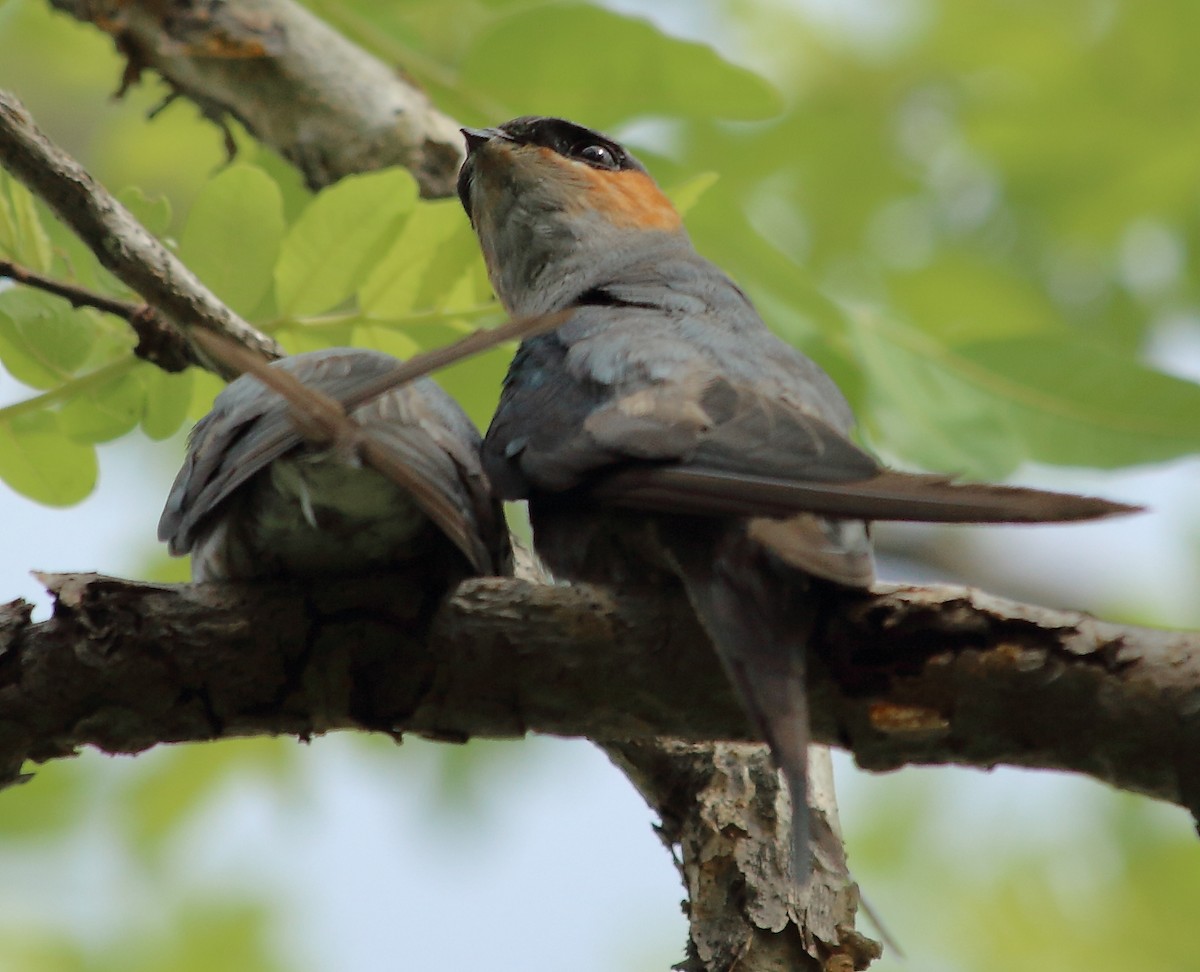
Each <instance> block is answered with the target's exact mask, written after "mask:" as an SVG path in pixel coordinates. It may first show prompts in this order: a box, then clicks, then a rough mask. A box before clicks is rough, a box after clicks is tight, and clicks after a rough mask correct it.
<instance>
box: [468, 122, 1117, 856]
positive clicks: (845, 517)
mask: <svg viewBox="0 0 1200 972" xmlns="http://www.w3.org/2000/svg"><path fill="white" fill-rule="evenodd" d="M464 134H465V135H466V139H467V148H468V152H467V160H466V163H465V164H464V166H463V169H462V172H461V174H460V176H459V183H458V191H459V196H460V197H461V199H462V202H463V205H464V207H465V208H466V210H467V214H468V216H469V217H470V219H471V223H472V225H473V226H474V228H475V231H476V233H477V234H478V236H479V241H480V244H481V247H482V250H483V256H484V260H485V261H486V263H487V267H488V272H489V275H490V277H491V281H492V285H493V287H494V288H495V290H496V293H497V295H498V296H499V298H500V300H501V302H502V303H503V304H504V307H505V309H506V310H507V311H508V313H509V314H511V315H512V316H514V317H530V316H537V315H544V314H548V313H554V312H557V311H563V310H568V311H570V312H571V313H570V316H569V317H568V319H567V321H566V322H565V323H564V324H562V325H561V326H560V327H559V328H558V329H557V330H556V331H553V332H551V333H549V334H545V335H541V336H538V337H535V338H531V339H527V340H526V341H525V342H524V343H523V344H522V345H521V347H520V349H519V350H518V352H517V354H516V357H515V358H514V359H513V362H512V366H511V368H510V370H509V373H508V377H507V380H506V382H505V387H504V394H503V397H502V398H501V401H500V405H499V408H498V410H497V412H496V415H495V418H494V419H493V420H492V425H491V428H490V429H489V431H488V433H487V436H486V438H485V441H484V448H483V463H484V468H485V470H486V472H487V474H488V476H489V478H490V479H491V481H492V485H493V488H494V489H495V490H496V491H497V493H498V494H499V495H500V496H501V497H503V498H505V499H522V498H527V499H528V500H529V511H530V518H531V521H532V524H533V532H534V545H535V547H536V549H537V551H538V553H539V554H541V556H542V557H543V558H544V559H545V561H546V562H547V564H548V565H549V566H550V568H551V570H553V571H554V572H555V573H556V574H557V575H558V576H560V577H564V578H567V579H572V580H584V581H593V582H600V583H610V584H618V585H621V584H636V585H639V586H644V585H647V584H682V587H683V589H684V591H685V592H686V594H687V597H688V599H689V601H690V603H691V605H692V607H693V610H694V611H695V613H696V615H697V617H698V618H699V620H700V623H701V625H702V626H703V627H704V629H705V630H706V632H707V633H708V635H709V637H710V639H711V640H712V642H713V644H714V646H715V647H716V650H717V653H718V655H719V656H720V659H721V662H722V663H723V665H724V668H725V671H726V673H727V674H728V677H729V679H730V681H731V682H732V684H733V687H734V689H735V690H736V692H737V694H738V696H739V697H740V699H741V702H742V704H743V705H744V707H745V708H746V711H747V712H748V714H749V715H750V717H751V718H752V720H753V722H754V723H755V725H756V726H757V727H758V730H759V731H760V732H761V733H762V737H763V738H764V739H765V740H766V741H767V743H768V745H769V746H770V748H771V752H772V753H773V755H774V757H775V760H776V762H777V763H778V765H779V766H780V768H781V769H782V770H783V773H784V777H785V779H786V781H787V784H788V788H789V790H790V794H791V798H792V806H793V814H792V819H793V831H792V845H793V874H794V876H795V878H796V879H797V880H803V879H804V877H805V876H806V874H807V872H808V861H809V851H808V832H807V801H806V779H807V747H808V739H809V731H808V714H807V703H806V695H805V684H804V670H805V646H806V642H807V640H808V637H809V634H810V631H811V629H812V625H813V622H814V620H815V617H816V614H817V608H818V607H819V605H820V603H821V600H822V597H823V592H824V591H828V590H829V589H830V585H831V584H832V585H845V586H852V587H865V586H868V585H869V584H870V583H871V582H872V579H873V576H874V568H873V560H872V555H871V547H870V541H869V539H868V535H867V525H866V522H865V521H867V520H871V519H900V520H929V521H981V522H986V521H996V522H1011V521H1017V522H1020V521H1024V522H1034V521H1052V520H1073V519H1086V518H1090V517H1096V516H1104V515H1107V514H1110V513H1115V512H1122V511H1126V510H1128V509H1129V508H1128V507H1122V506H1120V505H1118V504H1111V503H1107V502H1105V501H1103V500H1095V499H1090V498H1085V497H1074V496H1065V495H1060V494H1055V493H1046V492H1041V491H1037V490H1023V489H1016V488H1008V487H1002V486H987V485H970V484H965V485H959V484H954V483H951V482H949V481H948V480H947V479H945V478H942V477H936V476H922V475H911V474H905V473H898V472H893V471H890V470H886V469H883V468H882V467H880V466H879V465H878V463H877V462H876V461H875V460H874V459H873V458H872V457H871V456H870V455H868V454H867V453H865V452H864V451H862V450H861V449H860V448H859V447H858V446H856V445H854V444H853V443H852V442H851V441H850V439H849V433H850V431H851V427H852V424H853V417H852V415H851V412H850V409H849V406H848V405H847V403H846V400H845V399H844V397H843V396H842V394H841V393H840V392H839V391H838V389H837V387H836V386H835V385H834V384H833V382H832V381H831V380H830V379H829V377H828V376H827V375H826V374H825V373H824V372H823V371H822V370H821V369H820V368H819V367H818V366H817V365H816V364H815V363H813V362H812V361H810V360H809V359H808V358H806V357H805V356H804V355H802V354H801V353H800V352H798V351H796V350H795V349H794V348H792V347H791V346H789V345H787V344H785V343H784V342H783V341H781V340H779V339H778V338H777V337H775V336H774V335H773V334H772V333H771V332H770V331H769V330H768V329H767V327H766V325H765V324H764V323H763V321H762V319H761V318H760V317H759V315H758V313H757V312H756V311H755V309H754V307H753V306H752V305H751V303H750V301H749V300H748V299H747V297H746V295H745V294H743V293H742V291H741V290H739V289H738V287H737V286H736V285H735V284H734V283H733V282H732V281H731V280H730V279H729V277H727V276H726V275H725V274H724V273H723V272H721V270H720V269H719V268H717V267H716V266H714V265H713V264H712V263H710V262H708V261H707V260H705V259H704V258H703V257H701V256H700V255H699V254H698V253H697V252H696V250H695V248H694V247H693V246H692V243H691V241H690V239H689V238H688V235H687V233H686V232H685V230H684V228H683V224H682V222H681V220H680V218H679V215H678V214H677V212H676V211H675V209H674V207H673V206H672V205H671V203H670V201H669V200H668V199H667V198H666V197H665V196H664V195H663V194H662V192H661V191H660V190H659V189H658V187H657V186H656V185H655V183H654V181H653V180H652V179H651V178H650V176H649V175H648V174H647V173H646V170H645V168H644V167H643V166H642V164H641V163H640V162H638V161H637V160H636V159H635V158H634V157H633V156H632V155H630V154H629V153H628V152H626V151H625V150H624V149H623V148H622V147H621V146H620V145H618V144H617V143H615V142H613V141H612V140H611V139H609V138H606V137H605V136H603V135H601V134H599V133H597V132H594V131H591V130H589V129H586V128H583V127H580V126H578V125H575V124H572V123H571V122H568V121H565V120H563V119H558V118H534V117H527V118H518V119H515V120H513V121H510V122H507V123H505V124H503V125H501V126H499V127H498V128H492V129H481V130H477V129H465V130H464Z"/></svg>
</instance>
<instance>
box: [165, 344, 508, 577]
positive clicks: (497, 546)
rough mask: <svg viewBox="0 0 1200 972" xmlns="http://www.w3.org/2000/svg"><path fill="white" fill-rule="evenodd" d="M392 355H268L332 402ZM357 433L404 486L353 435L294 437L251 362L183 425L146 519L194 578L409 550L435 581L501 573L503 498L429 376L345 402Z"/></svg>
mask: <svg viewBox="0 0 1200 972" xmlns="http://www.w3.org/2000/svg"><path fill="white" fill-rule="evenodd" d="M397 364H398V362H397V361H396V359H395V358H392V357H390V356H389V355H386V354H382V353H380V352H378V351H366V350H358V349H350V348H332V349H329V350H324V351H313V352H309V353H307V354H298V355H295V356H293V357H290V358H284V359H283V360H281V361H276V362H274V363H273V365H272V367H275V368H279V369H282V370H284V371H287V372H289V373H290V374H292V375H293V376H294V377H295V378H297V379H299V381H300V382H302V383H303V384H304V385H305V386H307V387H310V388H313V389H315V390H317V391H319V392H322V393H324V394H325V395H326V396H328V397H329V398H332V399H334V400H335V401H338V402H340V403H345V402H347V401H349V400H351V398H352V397H353V396H354V395H355V394H356V392H358V391H360V390H361V389H363V388H364V387H365V386H367V385H369V384H370V383H372V382H375V381H376V380H378V379H379V378H380V377H382V376H383V375H385V374H387V373H389V372H390V371H391V370H393V369H394V368H395V367H396V366H397ZM350 414H351V416H352V417H353V418H354V420H355V421H356V422H357V424H358V426H359V427H360V429H361V433H362V435H363V436H366V437H369V438H370V440H371V441H372V443H374V444H375V445H377V446H380V447H383V448H385V449H386V450H387V451H388V452H389V453H390V454H391V455H393V456H394V457H396V458H397V459H398V460H399V463H398V466H399V467H401V472H402V475H403V478H404V480H405V484H404V486H403V487H402V486H400V485H398V484H397V483H396V482H395V481H393V480H392V479H391V478H388V477H387V476H385V475H383V474H382V473H380V472H378V471H377V470H376V469H374V468H371V467H370V466H369V465H367V464H365V463H364V462H363V461H362V459H361V458H360V456H359V455H358V454H357V452H356V451H355V450H354V448H353V446H347V445H346V444H337V443H334V444H332V445H330V446H317V445H313V444H310V443H308V442H307V441H305V439H304V438H303V437H302V435H301V433H300V432H299V431H298V429H297V426H296V424H295V422H294V421H293V418H292V412H291V408H290V406H289V405H288V403H287V402H286V401H285V400H284V399H283V398H282V397H281V396H280V395H278V394H277V393H276V392H274V391H273V390H270V389H268V388H267V387H266V386H265V385H263V384H262V383H261V382H260V381H259V380H258V379H257V378H254V377H253V376H252V375H243V376H242V377H240V378H238V379H237V380H236V381H234V382H232V383H231V384H230V385H229V386H228V387H227V388H225V389H224V390H223V391H222V392H221V393H220V394H219V395H218V396H217V398H216V401H215V402H214V403H213V409H212V411H211V412H209V414H208V415H206V416H205V417H204V418H203V419H201V420H200V422H199V423H198V424H197V425H196V427H195V428H194V429H193V430H192V434H191V437H190V439H189V441H188V451H187V456H186V458H185V459H184V463H183V468H182V469H180V471H179V475H178V476H177V477H176V478H175V483H174V485H173V486H172V487H171V492H170V495H169V496H168V497H167V502H166V507H165V508H164V510H163V513H162V518H161V519H160V521H159V525H158V536H159V539H161V540H165V541H166V542H167V544H168V549H169V550H170V551H171V553H172V554H176V555H182V554H185V553H189V552H190V553H191V554H192V576H193V579H195V580H197V581H203V580H246V579H267V578H282V577H322V576H331V575H339V574H356V573H367V572H370V571H375V570H387V569H390V568H396V567H400V566H403V565H405V564H409V563H412V562H415V561H420V562H421V563H423V564H428V567H429V574H430V577H431V578H436V579H437V582H438V583H442V584H445V585H449V584H451V583H453V582H455V581H457V580H460V579H462V578H464V577H468V576H473V575H492V574H507V573H511V570H512V549H511V546H510V543H509V536H508V530H507V528H506V526H505V522H504V516H503V511H502V509H501V507H500V503H499V501H498V500H496V499H494V498H493V496H492V493H491V489H490V487H489V485H488V480H487V477H486V476H485V475H484V473H483V470H482V468H481V466H480V457H479V447H480V438H479V432H478V430H477V429H476V428H475V426H474V425H473V424H472V423H471V420H470V419H468V418H467V416H466V415H465V414H464V412H463V411H462V409H461V408H460V407H459V405H458V404H457V403H456V402H455V401H454V400H453V399H452V398H451V397H450V396H449V395H447V394H446V393H445V392H444V391H442V390H441V389H440V388H439V387H438V386H437V385H436V384H434V383H433V382H432V381H430V380H429V379H427V378H425V379H420V380H418V381H414V382H411V383H409V384H406V385H402V386H400V387H398V388H393V389H392V390H390V391H387V392H385V393H383V394H381V395H379V396H377V397H375V398H372V399H370V400H369V401H367V402H366V403H365V404H362V405H359V406H358V407H356V408H354V409H353V410H352V411H351V413H350Z"/></svg>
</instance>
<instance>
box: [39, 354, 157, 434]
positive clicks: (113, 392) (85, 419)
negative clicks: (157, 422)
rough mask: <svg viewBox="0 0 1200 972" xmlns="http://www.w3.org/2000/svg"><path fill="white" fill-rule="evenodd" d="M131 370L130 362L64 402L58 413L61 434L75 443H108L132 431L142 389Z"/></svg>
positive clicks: (138, 415)
mask: <svg viewBox="0 0 1200 972" xmlns="http://www.w3.org/2000/svg"><path fill="white" fill-rule="evenodd" d="M122 363H123V362H122ZM131 370H132V362H131V363H130V365H129V369H128V370H123V371H122V372H121V373H119V374H116V375H114V376H113V378H112V379H111V380H110V381H106V382H104V383H103V384H101V385H99V386H97V387H92V388H89V389H88V390H87V391H86V392H84V393H83V394H80V395H76V396H75V397H73V398H72V399H71V400H70V401H68V402H67V403H66V404H65V405H64V406H63V407H62V409H61V410H60V411H59V413H58V423H59V428H61V429H62V431H63V434H65V435H68V436H70V437H71V438H72V439H74V440H75V441H76V442H109V441H111V440H112V439H115V438H118V437H119V436H122V435H124V434H125V433H126V432H128V431H130V430H131V429H132V428H134V427H135V426H136V425H137V424H138V420H139V419H140V418H141V417H142V412H143V410H144V408H145V401H146V388H145V386H144V385H143V384H142V382H141V381H139V380H138V377H137V376H136V375H134V374H131V373H130V371H131Z"/></svg>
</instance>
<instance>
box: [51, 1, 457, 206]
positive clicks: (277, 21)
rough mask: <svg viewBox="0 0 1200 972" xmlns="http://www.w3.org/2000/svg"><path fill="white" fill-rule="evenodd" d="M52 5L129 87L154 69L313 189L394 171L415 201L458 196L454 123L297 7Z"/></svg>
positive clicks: (277, 3) (377, 62)
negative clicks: (86, 30)
mask: <svg viewBox="0 0 1200 972" xmlns="http://www.w3.org/2000/svg"><path fill="white" fill-rule="evenodd" d="M51 3H52V5H53V6H55V7H57V8H58V9H59V10H63V11H65V12H66V13H68V14H70V15H71V16H73V17H75V18H76V19H77V20H82V21H85V22H88V23H92V24H94V25H95V26H97V27H99V28H100V29H101V30H103V31H105V32H106V33H108V34H111V35H112V36H113V38H114V41H115V42H116V44H117V48H118V50H120V51H121V53H122V54H123V55H124V56H125V57H126V58H127V61H128V67H127V69H126V79H127V80H129V79H131V78H134V77H136V76H137V74H139V73H140V72H141V71H142V70H143V69H144V68H153V69H154V70H155V71H157V72H158V73H159V74H160V75H162V77H163V78H164V79H166V81H167V82H168V83H169V84H170V85H171V87H172V88H173V89H174V90H175V91H176V92H177V93H179V94H180V95H183V96H185V97H187V98H188V99H190V100H191V101H193V102H195V103H196V105H198V106H199V107H200V109H201V110H202V111H203V112H204V114H205V115H207V116H208V117H210V118H212V119H213V120H214V121H216V122H217V123H218V124H220V123H221V122H222V121H223V119H224V118H226V117H227V116H231V117H234V118H236V119H238V121H240V122H241V123H242V124H243V125H245V126H246V128H247V129H248V130H249V131H250V132H251V134H253V135H254V136H255V138H257V139H258V140H259V141H261V142H263V143H265V144H266V145H269V146H271V147H272V148H273V149H275V150H276V151H277V152H279V153H280V154H281V155H282V156H283V157H284V158H286V159H287V160H288V161H290V162H291V163H292V164H293V165H295V166H296V168H297V169H299V170H300V171H301V173H303V175H304V177H305V179H306V180H307V182H308V185H309V187H310V188H313V189H316V188H320V187H321V186H326V185H329V184H330V183H332V182H336V181H337V180H338V179H340V178H342V177H343V176H347V175H353V174H354V173H358V172H367V171H370V170H373V169H381V168H385V167H386V166H390V165H400V166H404V167H405V168H406V169H408V170H409V171H410V172H412V174H413V176H414V177H415V178H416V180H417V183H418V184H419V185H420V187H421V193H422V195H425V196H427V197H437V196H448V195H451V194H452V193H453V192H454V180H455V177H456V176H457V174H458V167H459V164H460V163H461V161H462V156H463V145H462V136H461V135H459V132H458V125H457V123H455V122H454V121H452V120H451V119H450V118H449V117H447V116H446V115H443V114H442V113H441V112H439V111H437V109H435V108H434V107H433V105H432V104H431V103H430V101H429V98H428V96H427V95H426V94H425V93H424V92H423V91H422V90H421V89H420V88H418V87H417V86H416V85H415V84H414V83H413V82H412V81H411V80H408V79H406V78H404V77H403V76H402V75H401V74H400V73H399V71H397V70H396V69H394V68H391V67H389V66H388V65H386V64H384V63H383V62H382V61H380V60H379V59H377V58H376V57H374V56H372V55H371V54H369V53H367V52H366V51H364V50H362V49H361V48H359V47H357V46H356V45H354V44H352V43H351V42H350V41H348V40H347V39H346V38H344V37H343V36H342V35H341V34H339V33H338V32H337V31H335V30H333V29H331V28H330V27H329V26H328V25H326V24H325V23H323V22H322V21H321V20H320V19H318V18H317V17H314V16H313V15H312V14H311V13H309V12H308V11H307V10H305V9H304V8H303V7H301V6H300V5H299V4H297V3H293V2H292V0H238V2H236V3H222V4H182V3H162V2H150V0H133V2H128V3H121V4H115V5H114V4H112V3H98V2H95V0H51Z"/></svg>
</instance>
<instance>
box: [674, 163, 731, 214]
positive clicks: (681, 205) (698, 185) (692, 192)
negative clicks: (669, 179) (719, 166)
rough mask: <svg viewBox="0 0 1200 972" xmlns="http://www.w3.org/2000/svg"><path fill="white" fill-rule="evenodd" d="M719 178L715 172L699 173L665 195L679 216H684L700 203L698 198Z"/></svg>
mask: <svg viewBox="0 0 1200 972" xmlns="http://www.w3.org/2000/svg"><path fill="white" fill-rule="evenodd" d="M719 178H720V175H719V174H718V173H716V172H701V173H700V174H699V175H697V176H692V178H690V179H688V180H687V181H686V182H681V183H680V184H679V185H677V186H675V187H674V188H673V189H671V190H670V191H669V192H668V193H667V195H668V196H669V197H670V199H671V202H673V203H674V204H675V208H676V209H678V210H679V214H680V215H681V216H686V215H687V212H688V210H689V209H691V208H692V207H693V206H695V205H696V203H698V202H699V201H700V197H701V196H703V195H704V194H705V193H706V192H708V190H709V189H710V188H712V186H713V185H715V184H716V181H717V180H718V179H719Z"/></svg>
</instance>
